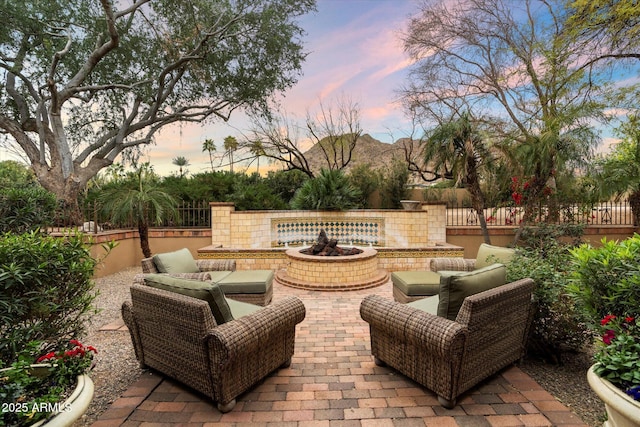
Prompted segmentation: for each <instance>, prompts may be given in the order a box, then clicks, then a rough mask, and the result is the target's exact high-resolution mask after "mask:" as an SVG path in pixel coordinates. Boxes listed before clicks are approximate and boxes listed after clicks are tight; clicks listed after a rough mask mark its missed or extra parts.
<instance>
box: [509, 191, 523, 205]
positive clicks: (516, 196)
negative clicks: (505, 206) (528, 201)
mask: <svg viewBox="0 0 640 427" xmlns="http://www.w3.org/2000/svg"><path fill="white" fill-rule="evenodd" d="M511 197H512V198H513V201H514V202H515V203H516V205H519V204H520V203H522V194H520V193H517V192H514V193H513V194H512V195H511Z"/></svg>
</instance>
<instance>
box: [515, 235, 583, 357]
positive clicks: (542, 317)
mask: <svg viewBox="0 0 640 427" xmlns="http://www.w3.org/2000/svg"><path fill="white" fill-rule="evenodd" d="M562 234H563V231H562V230H561V229H560V228H558V227H553V226H542V227H536V228H535V229H527V232H526V233H523V236H524V237H525V240H524V242H523V243H525V244H526V246H524V247H519V248H517V250H516V254H515V256H514V258H513V259H512V261H511V262H510V263H509V265H508V266H507V278H508V280H509V281H514V280H518V279H522V278H525V277H530V278H532V279H533V280H534V281H535V283H536V287H535V290H534V298H535V305H536V309H535V312H534V318H533V322H532V325H531V332H530V335H529V341H528V343H527V344H528V350H529V353H530V354H532V355H535V356H537V357H541V358H543V359H545V360H547V361H549V362H552V363H561V360H562V359H561V357H562V353H563V352H564V351H578V350H580V349H581V348H582V347H583V346H584V345H585V343H587V342H588V341H589V340H590V339H591V334H590V333H589V330H588V328H587V325H586V323H585V321H584V318H583V316H582V313H581V312H580V311H579V310H577V308H576V306H575V303H574V301H573V300H572V299H571V298H570V297H569V296H568V294H567V291H566V289H567V287H568V286H569V283H570V281H571V274H572V273H571V258H572V257H571V251H570V250H571V247H572V246H571V245H568V244H562V243H561V242H560V241H559V240H558V237H559V236H560V235H562Z"/></svg>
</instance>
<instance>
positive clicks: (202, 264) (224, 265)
mask: <svg viewBox="0 0 640 427" xmlns="http://www.w3.org/2000/svg"><path fill="white" fill-rule="evenodd" d="M196 265H197V266H198V269H199V270H200V271H235V270H236V260H234V259H197V260H196Z"/></svg>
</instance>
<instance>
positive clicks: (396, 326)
mask: <svg viewBox="0 0 640 427" xmlns="http://www.w3.org/2000/svg"><path fill="white" fill-rule="evenodd" d="M533 287H534V283H533V281H532V280H531V279H524V280H520V281H517V282H513V283H508V284H504V285H502V286H498V287H495V288H492V289H489V290H486V291H483V292H480V293H476V294H473V295H470V296H467V297H465V298H464V300H463V302H462V306H461V308H460V310H459V312H457V315H456V316H455V317H454V319H455V320H450V319H448V318H446V317H443V316H438V315H437V314H435V313H429V312H428V311H429V305H430V306H431V308H432V309H434V308H435V307H437V306H438V301H437V298H438V297H437V296H436V297H431V298H426V299H423V300H420V301H416V302H412V303H409V304H402V303H399V302H396V301H391V300H388V299H385V298H382V297H380V296H378V295H369V296H367V297H366V298H365V299H364V300H363V301H362V303H361V306H360V314H361V317H362V319H363V320H365V321H366V322H368V323H369V326H370V334H371V353H372V354H373V356H374V358H375V362H376V364H378V365H380V366H384V365H388V366H390V367H392V368H394V369H396V370H398V371H399V372H401V373H402V374H404V375H406V376H407V377H409V378H411V379H413V380H414V381H416V382H418V383H419V384H421V385H423V386H424V387H426V388H428V389H429V390H432V391H434V392H435V393H436V394H437V395H438V400H439V402H440V403H441V405H442V406H444V407H446V408H453V407H454V406H455V404H456V400H457V398H458V396H460V395H461V394H462V393H464V392H465V391H467V390H469V389H470V388H472V387H474V386H475V385H476V384H478V383H480V382H481V381H483V380H484V379H486V378H487V377H489V376H491V375H493V374H495V373H496V372H498V371H500V370H501V369H502V368H504V367H506V366H507V365H509V364H511V363H513V362H515V361H517V360H518V359H520V358H521V357H522V356H523V354H524V349H525V343H526V339H527V334H528V330H529V325H530V320H531V317H532V310H533V306H532V303H531V298H532V292H533ZM434 298H435V300H434ZM419 307H420V308H419Z"/></svg>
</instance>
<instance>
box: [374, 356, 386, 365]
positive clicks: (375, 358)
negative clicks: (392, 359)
mask: <svg viewBox="0 0 640 427" xmlns="http://www.w3.org/2000/svg"><path fill="white" fill-rule="evenodd" d="M373 363H375V364H376V366H387V364H386V363H385V362H384V360H382V359H378V358H377V357H375V356H373Z"/></svg>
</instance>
